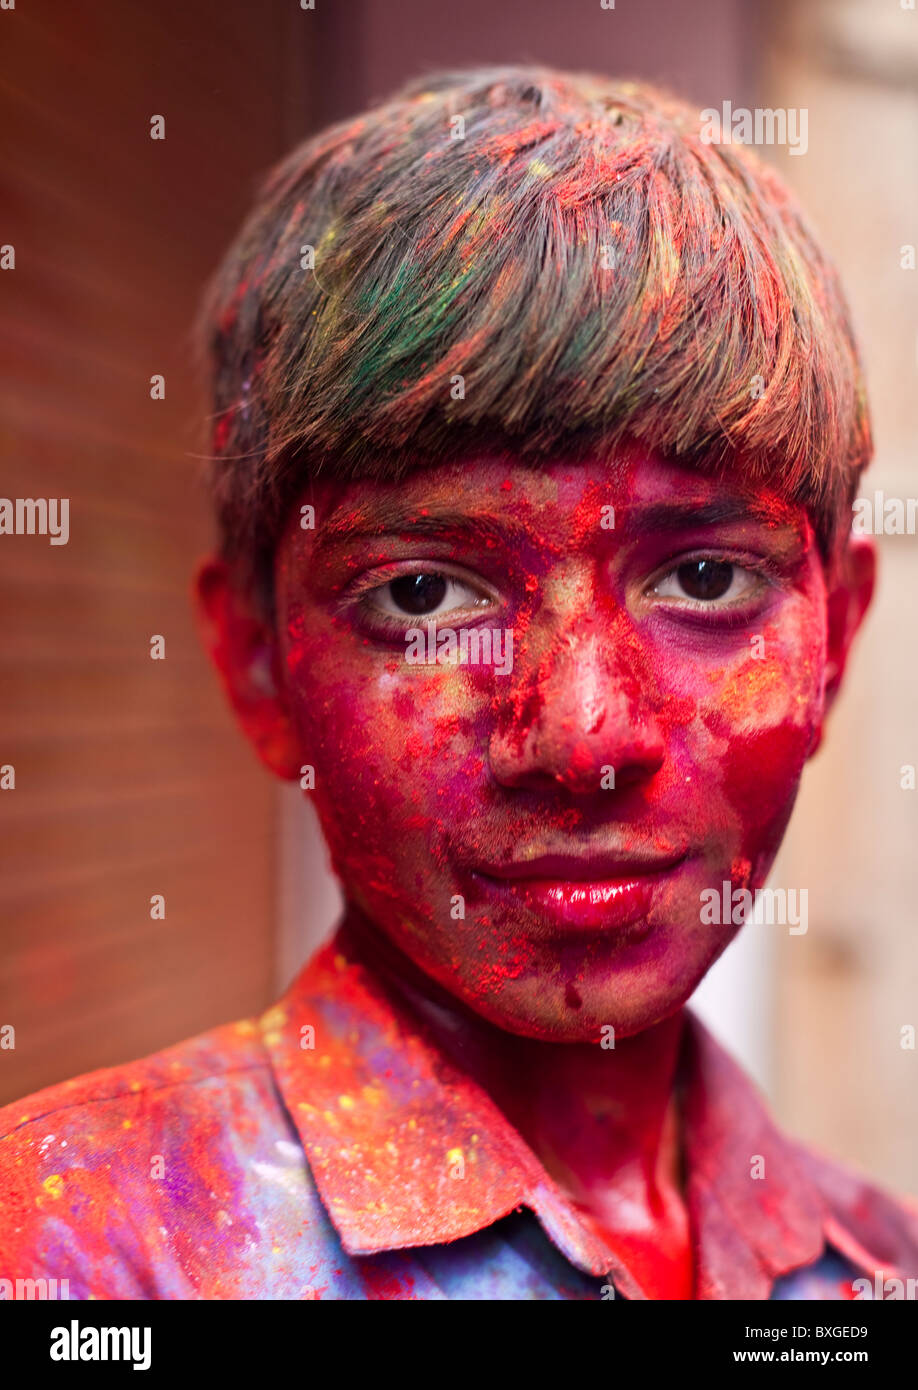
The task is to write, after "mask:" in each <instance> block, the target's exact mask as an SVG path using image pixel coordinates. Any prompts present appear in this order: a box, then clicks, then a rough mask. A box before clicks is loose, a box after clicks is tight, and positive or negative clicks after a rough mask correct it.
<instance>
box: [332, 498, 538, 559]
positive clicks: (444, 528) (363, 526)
mask: <svg viewBox="0 0 918 1390" xmlns="http://www.w3.org/2000/svg"><path fill="white" fill-rule="evenodd" d="M450 531H451V532H456V531H461V532H462V533H463V534H464V535H466V536H472V537H475V536H477V537H480V538H481V539H482V540H485V541H487V540H506V539H507V537H508V536H530V538H531V533H530V531H529V528H528V527H527V526H525V525H523V524H522V523H521V522H519V521H518V520H516V519H515V518H514V517H506V518H505V517H501V518H500V520H498V519H497V518H496V517H493V516H487V515H484V514H482V513H474V512H473V513H469V512H456V511H440V510H434V509H433V508H428V507H419V508H418V509H417V510H416V511H406V510H405V507H404V504H398V505H395V506H392V507H388V506H386V505H385V504H382V505H380V506H374V507H373V508H372V510H367V511H366V512H365V513H364V514H362V515H358V516H357V517H355V516H354V515H353V514H347V513H344V514H342V515H338V516H336V515H334V514H333V515H332V516H331V517H330V518H329V520H328V521H327V522H326V523H325V524H324V525H323V526H322V528H321V530H320V531H319V533H318V535H317V536H316V552H320V551H321V550H323V549H325V548H326V547H331V546H333V545H335V544H336V543H337V542H339V541H354V540H361V539H369V540H373V539H378V538H379V537H381V536H391V535H399V536H435V535H438V534H440V533H442V532H450Z"/></svg>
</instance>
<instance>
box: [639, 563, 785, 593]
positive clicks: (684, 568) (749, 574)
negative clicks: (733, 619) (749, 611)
mask: <svg viewBox="0 0 918 1390" xmlns="http://www.w3.org/2000/svg"><path fill="white" fill-rule="evenodd" d="M759 582H760V576H759V575H757V574H755V573H754V572H753V571H752V570H749V569H744V568H743V566H742V565H736V564H734V563H733V562H732V561H730V560H717V559H712V558H709V557H702V558H699V559H697V560H684V561H683V562H682V564H680V565H677V566H676V568H675V569H673V570H670V571H669V573H668V574H666V575H664V576H663V578H662V579H661V580H660V581H659V582H658V583H657V584H655V585H654V589H653V591H654V593H655V594H656V595H657V596H658V597H659V598H675V599H683V600H687V601H688V602H689V603H693V604H706V605H707V604H715V603H736V602H737V601H738V600H739V599H742V598H746V597H748V596H749V595H750V594H751V593H752V592H753V591H754V590H755V589H756V588H757V587H758V586H759Z"/></svg>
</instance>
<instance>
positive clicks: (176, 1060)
mask: <svg viewBox="0 0 918 1390" xmlns="http://www.w3.org/2000/svg"><path fill="white" fill-rule="evenodd" d="M679 1066H680V1082H679V1085H680V1095H681V1108H682V1139H683V1145H684V1160H685V1173H686V1185H685V1200H686V1203H687V1207H688V1212H689V1220H690V1228H691V1233H692V1246H693V1259H694V1266H695V1280H696V1291H695V1296H696V1297H697V1298H702V1299H766V1298H778V1299H787V1298H806V1299H841V1298H851V1297H853V1296H855V1295H857V1294H858V1290H859V1289H864V1288H865V1287H866V1285H865V1284H860V1285H854V1284H853V1281H854V1280H856V1279H858V1278H864V1279H865V1280H866V1281H868V1283H869V1284H870V1286H871V1288H872V1289H880V1290H881V1289H883V1288H887V1287H888V1288H895V1286H894V1285H886V1283H885V1281H886V1280H887V1279H895V1278H898V1279H900V1280H902V1281H903V1282H904V1280H906V1279H907V1278H908V1277H912V1278H914V1277H915V1276H916V1275H918V1215H916V1211H915V1210H914V1209H913V1208H911V1207H909V1206H906V1205H905V1204H903V1203H901V1202H898V1201H896V1200H895V1199H893V1198H892V1197H889V1196H887V1195H886V1194H885V1193H883V1192H881V1191H880V1190H878V1189H877V1188H875V1187H873V1186H871V1185H870V1184H868V1183H866V1182H864V1181H863V1180H861V1179H860V1178H858V1177H856V1176H854V1175H852V1174H850V1173H848V1172H846V1171H845V1170H844V1169H842V1168H841V1167H839V1166H837V1165H834V1164H831V1163H828V1162H826V1161H824V1160H822V1159H819V1158H817V1157H816V1156H814V1155H813V1154H812V1153H810V1152H809V1151H807V1150H805V1149H803V1148H802V1147H800V1146H798V1145H795V1144H793V1143H791V1142H790V1141H789V1140H788V1139H786V1138H785V1137H783V1136H782V1135H781V1134H780V1133H779V1131H778V1130H777V1129H776V1127H775V1126H774V1124H773V1123H772V1121H771V1120H770V1118H769V1117H768V1114H767V1112H766V1110H765V1108H764V1106H763V1103H762V1102H761V1100H760V1099H759V1097H758V1095H757V1093H756V1092H755V1090H754V1088H753V1086H752V1085H751V1083H750V1082H749V1081H748V1080H747V1079H746V1077H745V1076H744V1075H743V1074H742V1072H741V1071H740V1070H739V1068H738V1067H737V1066H736V1065H735V1063H734V1062H733V1061H731V1059H730V1058H729V1057H728V1055H727V1054H726V1053H725V1052H724V1051H723V1049H722V1048H721V1047H720V1046H719V1045H718V1044H717V1043H716V1042H715V1041H714V1039H713V1038H712V1037H711V1036H710V1034H709V1033H708V1032H707V1031H706V1029H705V1028H704V1027H703V1026H702V1025H701V1024H700V1023H699V1022H698V1020H697V1019H696V1018H694V1016H692V1015H691V1014H690V1013H687V1016H686V1026H685V1030H684V1037H683V1045H682V1053H681V1056H680V1063H679ZM0 1136H2V1137H0V1295H2V1294H3V1292H4V1289H5V1288H6V1296H14V1295H13V1294H11V1293H10V1292H9V1288H8V1287H7V1286H5V1285H4V1284H3V1282H2V1281H4V1280H8V1281H11V1282H12V1281H14V1280H21V1279H34V1278H45V1279H49V1280H50V1279H55V1280H57V1281H58V1285H57V1287H59V1288H60V1287H61V1281H63V1280H66V1281H67V1288H68V1292H69V1296H70V1297H71V1298H77V1299H85V1298H97V1299H113V1298H127V1299H138V1298H164V1299H175V1298H178V1299H197V1298H203V1299H256V1298H262V1299H271V1298H277V1299H300V1298H324V1299H340V1298H345V1299H346V1298H355V1299H428V1298H429V1299H444V1298H447V1299H448V1298H465V1299H489V1300H492V1299H495V1300H500V1299H506V1300H514V1299H590V1298H609V1297H625V1298H637V1299H639V1298H643V1297H644V1293H643V1291H642V1290H641V1288H640V1287H639V1285H638V1283H637V1281H636V1280H635V1278H634V1276H633V1275H632V1273H631V1272H630V1271H629V1269H628V1268H627V1267H626V1265H625V1264H623V1263H622V1262H621V1261H620V1260H618V1259H616V1258H615V1257H614V1256H613V1255H612V1253H611V1252H610V1251H609V1250H608V1249H607V1248H606V1246H605V1245H604V1243H603V1242H602V1241H601V1240H600V1239H599V1238H598V1237H597V1235H596V1234H595V1233H593V1231H592V1230H591V1229H588V1228H587V1226H585V1225H584V1224H583V1221H582V1220H581V1218H580V1217H579V1215H578V1213H577V1210H576V1209H575V1207H574V1206H573V1204H572V1203H571V1202H570V1201H569V1200H568V1199H567V1198H566V1197H565V1195H564V1193H563V1192H562V1191H561V1189H560V1188H559V1187H558V1185H557V1184H556V1183H555V1182H554V1181H553V1180H552V1178H551V1177H550V1176H549V1175H548V1173H547V1172H546V1171H545V1169H544V1167H543V1166H542V1164H541V1163H540V1161H539V1160H538V1159H537V1158H536V1156H535V1154H534V1153H533V1152H532V1150H531V1149H530V1148H529V1147H528V1145H527V1144H526V1143H525V1141H524V1140H523V1138H522V1137H521V1135H520V1134H519V1133H518V1131H517V1130H516V1129H515V1128H514V1127H513V1126H512V1125H511V1124H510V1123H509V1121H508V1120H507V1119H506V1118H505V1116H504V1115H503V1114H502V1113H501V1111H500V1110H499V1109H498V1108H497V1106H496V1105H495V1104H494V1102H493V1101H492V1100H491V1099H490V1097H489V1096H488V1095H487V1094H486V1093H485V1091H484V1090H483V1089H482V1088H481V1087H480V1086H479V1085H477V1084H476V1083H475V1082H474V1081H473V1080H472V1079H471V1078H470V1077H469V1076H468V1075H467V1074H466V1073H464V1072H463V1071H462V1070H460V1069H459V1068H458V1067H457V1066H456V1065H455V1064H454V1063H453V1062H452V1061H451V1060H450V1059H449V1058H448V1057H447V1056H446V1055H445V1054H444V1053H443V1051H442V1050H441V1049H440V1048H438V1047H437V1045H436V1044H435V1043H434V1041H433V1039H432V1037H431V1035H430V1034H429V1032H428V1031H427V1029H426V1028H425V1025H424V1024H423V1022H422V1021H421V1020H420V1018H419V1017H418V1016H416V1015H415V1014H414V1013H413V1012H412V1011H411V1010H410V1009H409V1008H408V1006H407V1005H406V1004H405V1003H404V1001H402V1000H401V999H396V998H395V997H394V996H393V994H392V993H391V991H389V990H388V989H387V988H386V987H385V986H384V985H383V983H382V982H381V981H380V979H379V978H377V977H376V976H375V975H374V974H372V973H371V972H370V971H369V970H368V969H367V968H366V966H365V965H363V964H362V963H361V962H360V960H359V959H358V958H357V956H356V954H355V952H354V950H353V948H352V947H348V946H347V945H346V943H345V939H344V938H343V937H342V936H341V935H340V934H339V937H338V938H337V939H336V940H334V941H332V942H331V943H330V944H329V945H328V946H326V947H324V948H323V949H322V950H321V951H320V952H319V953H318V954H317V955H316V956H315V957H314V958H313V960H312V961H311V962H310V963H309V964H308V965H307V966H306V967H305V969H304V970H303V971H302V972H301V974H300V975H299V977H298V978H297V980H296V981H295V982H294V984H293V985H292V987H291V988H290V990H289V991H288V992H287V994H286V995H285V996H284V997H283V998H282V1000H281V1001H280V1002H279V1003H278V1004H277V1005H275V1006H274V1007H272V1008H271V1009H269V1010H268V1011H267V1013H265V1014H264V1015H263V1016H262V1017H261V1018H258V1019H247V1020H244V1021H242V1022H240V1023H236V1024H229V1025H226V1026H224V1027H221V1028H216V1029H213V1030H211V1031H209V1032H206V1033H203V1034H201V1035H200V1036H198V1037H196V1038H192V1039H190V1040H189V1041H187V1042H183V1043H180V1044H179V1045H178V1046H176V1047H172V1048H168V1049H166V1050H165V1051H163V1052H158V1053H156V1054H155V1055H153V1056H151V1057H147V1058H145V1059H143V1060H141V1061H138V1062H133V1063H131V1064H129V1065H126V1066H120V1067H114V1068H110V1069H106V1070H103V1071H97V1072H92V1073H90V1074H88V1075H86V1076H82V1077H78V1078H77V1079H75V1080H73V1081H67V1082H64V1083H62V1084H60V1085H57V1086H52V1087H49V1088H48V1089H46V1090H43V1091H39V1092H37V1093H36V1094H35V1095H33V1096H31V1097H29V1098H28V1099H27V1100H25V1101H21V1102H18V1103H17V1104H14V1105H10V1106H7V1107H5V1108H4V1109H2V1110H0ZM861 1296H872V1295H870V1294H866V1293H865V1294H863V1295H861ZM879 1296H883V1295H882V1293H880V1294H879Z"/></svg>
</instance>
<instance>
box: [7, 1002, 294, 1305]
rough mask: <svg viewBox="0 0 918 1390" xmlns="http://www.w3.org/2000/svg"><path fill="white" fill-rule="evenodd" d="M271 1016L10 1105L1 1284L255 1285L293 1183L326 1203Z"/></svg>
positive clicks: (78, 1288)
mask: <svg viewBox="0 0 918 1390" xmlns="http://www.w3.org/2000/svg"><path fill="white" fill-rule="evenodd" d="M263 1024H264V1020H263V1019H261V1020H259V1019H257V1018H256V1019H251V1018H250V1019H243V1020H241V1021H239V1022H236V1023H230V1024H225V1025H222V1026H220V1027H217V1028H213V1029H210V1030H209V1031H207V1032H204V1033H200V1034H198V1035H196V1036H195V1037H192V1038H189V1039H186V1040H185V1041H183V1042H180V1043H177V1044H176V1045H174V1046H172V1047H168V1048H166V1049H164V1050H163V1051H160V1052H156V1053H153V1054H152V1055H150V1056H148V1057H143V1058H140V1059H138V1060H136V1061H134V1062H129V1063H126V1064H124V1065H119V1066H114V1067H106V1068H102V1069H100V1070H98V1071H93V1072H89V1073H86V1074H85V1075H82V1076H77V1077H75V1078H73V1079H72V1080H68V1081H64V1082H61V1083H59V1084H56V1085H53V1086H48V1087H46V1088H44V1089H43V1090H40V1091H37V1092H35V1093H34V1094H33V1095H30V1096H27V1097H26V1098H25V1099H24V1100H21V1101H17V1102H15V1103H14V1104H12V1105H7V1106H5V1107H3V1108H2V1109H0V1194H2V1201H0V1283H2V1281H4V1280H8V1281H12V1282H13V1283H14V1286H15V1281H17V1280H26V1281H27V1282H28V1281H31V1280H34V1279H36V1278H42V1279H47V1280H52V1279H54V1280H57V1281H58V1282H59V1283H60V1281H66V1284H65V1287H67V1288H68V1289H69V1296H70V1297H73V1298H88V1297H97V1298H150V1297H153V1298H196V1297H201V1296H202V1295H201V1292H200V1291H201V1289H202V1288H205V1287H206V1288H208V1289H210V1290H212V1293H211V1296H213V1297H217V1298H220V1297H227V1298H233V1297H247V1296H250V1294H249V1292H248V1287H249V1282H250V1279H251V1278H254V1277H256V1275H255V1271H257V1270H258V1268H259V1266H261V1268H262V1269H263V1268H264V1262H265V1260H266V1259H270V1250H271V1245H270V1238H269V1237H268V1235H267V1234H266V1233H267V1232H268V1231H269V1230H270V1229H271V1227H272V1224H273V1223H275V1222H276V1227H275V1229H283V1227H284V1223H285V1220H286V1217H287V1212H288V1210H289V1200H290V1197H291V1196H292V1195H293V1194H296V1196H297V1198H298V1199H299V1200H300V1203H301V1208H302V1215H303V1218H304V1219H303V1222H302V1224H303V1226H304V1228H305V1227H306V1226H307V1225H308V1222H309V1217H310V1215H311V1214H312V1213H313V1212H314V1208H315V1205H316V1201H317V1199H316V1198H315V1195H314V1189H313V1188H312V1184H311V1180H310V1178H309V1173H308V1167H307V1165H306V1163H305V1158H304V1156H303V1153H302V1150H301V1149H300V1147H299V1144H298V1142H297V1136H296V1132H295V1130H294V1129H293V1127H292V1125H291V1123H290V1119H289V1116H288V1115H287V1114H286V1111H285V1109H284V1106H283V1101H282V1099H281V1097H280V1096H279V1094H278V1091H277V1088H276V1085H275V1082H274V1077H273V1073H272V1068H271V1062H270V1057H269V1055H268V1052H267V1049H266V1047H265V1044H264V1039H263V1034H262V1027H263ZM266 1241H267V1247H266ZM257 1277H259V1278H260V1276H257ZM281 1282H282V1281H281ZM61 1296H62V1297H65V1296H67V1295H66V1294H62V1295H61ZM277 1296H284V1294H283V1293H279V1294H278V1295H277ZM288 1296H289V1295H288ZM299 1296H302V1294H300V1295H299Z"/></svg>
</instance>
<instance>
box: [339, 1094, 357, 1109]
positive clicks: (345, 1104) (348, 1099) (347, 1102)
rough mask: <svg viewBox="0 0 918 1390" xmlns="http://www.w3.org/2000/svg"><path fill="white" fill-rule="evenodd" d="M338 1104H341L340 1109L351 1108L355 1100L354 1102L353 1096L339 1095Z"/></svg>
mask: <svg viewBox="0 0 918 1390" xmlns="http://www.w3.org/2000/svg"><path fill="white" fill-rule="evenodd" d="M338 1104H339V1105H340V1106H341V1109H342V1110H353V1108H354V1104H355V1102H354V1097H353V1096H339V1097H338Z"/></svg>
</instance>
